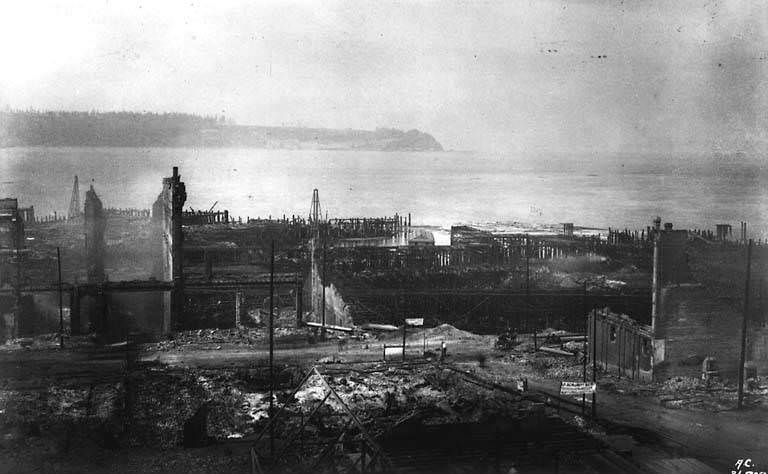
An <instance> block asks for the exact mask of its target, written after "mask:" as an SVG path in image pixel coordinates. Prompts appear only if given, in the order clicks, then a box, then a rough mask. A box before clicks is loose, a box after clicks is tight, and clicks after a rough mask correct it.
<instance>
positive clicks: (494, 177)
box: [0, 148, 768, 238]
mask: <svg viewBox="0 0 768 474" xmlns="http://www.w3.org/2000/svg"><path fill="white" fill-rule="evenodd" d="M174 165H176V166H179V169H180V173H181V175H182V179H183V180H184V181H185V182H186V185H187V194H188V200H187V206H188V207H189V206H191V207H193V208H195V209H208V208H209V207H211V205H213V203H214V202H215V201H218V205H217V208H218V209H229V210H230V212H231V213H232V215H234V216H242V217H243V219H245V218H246V216H250V217H256V216H261V217H266V216H268V215H270V214H271V215H272V216H282V215H283V214H287V215H288V216H290V215H292V214H297V215H303V216H306V215H308V213H309V207H310V202H311V198H312V189H313V188H318V189H319V191H320V202H321V204H322V207H323V212H326V211H327V212H328V215H329V217H349V216H382V215H393V214H394V213H395V212H398V213H400V214H407V213H408V212H411V213H412V215H413V219H414V222H415V223H419V224H426V225H437V226H444V227H449V226H450V225H451V224H457V223H494V225H496V226H498V227H504V226H505V225H509V224H512V223H513V222H522V223H526V224H557V223H560V222H574V223H575V224H576V225H577V226H588V227H600V228H605V227H608V226H613V227H630V228H633V229H640V228H644V227H645V226H646V225H648V224H650V222H651V220H652V219H653V217H654V216H656V215H660V216H662V218H663V220H664V221H671V222H674V223H675V226H676V227H681V228H682V227H685V228H713V227H714V224H715V223H723V222H726V223H732V224H735V225H734V229H738V222H739V221H741V220H745V221H747V222H749V225H750V232H751V236H752V237H755V238H759V237H763V238H764V237H765V236H768V219H766V216H768V191H767V189H768V188H766V185H767V184H768V172H766V169H765V167H764V165H763V164H762V163H761V162H760V161H757V160H749V159H747V158H741V159H738V160H734V159H726V158H720V159H717V158H713V157H711V156H695V155H669V156H663V155H598V154H591V155H564V154H551V155H538V156H519V155H515V154H489V153H485V154H484V153H472V152H448V153H408V152H403V153H382V152H361V151H355V152H352V151H309V150H301V151H293V150H290V151H289V150H261V149H192V148H189V149H179V148H174V149H171V148H149V149H144V148H6V149H0V196H3V197H4V196H16V197H18V198H19V200H20V203H21V205H23V206H30V205H34V206H35V210H36V212H37V213H38V214H39V215H44V214H49V213H53V211H56V212H58V213H65V212H66V211H67V208H68V205H69V199H70V195H71V191H72V180H73V177H74V175H76V174H77V175H78V176H79V178H80V189H81V192H83V193H84V192H85V190H86V189H87V187H88V185H89V184H93V185H94V187H95V189H96V191H97V192H98V194H99V196H100V197H101V199H102V201H103V202H104V204H105V206H108V207H140V208H149V207H151V205H152V202H153V201H154V199H155V198H156V197H157V195H158V193H159V192H160V188H161V183H162V181H161V180H162V178H163V177H164V176H169V175H170V174H171V167H172V166H174ZM82 199H83V198H82V197H81V200H82Z"/></svg>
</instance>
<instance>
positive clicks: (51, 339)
mask: <svg viewBox="0 0 768 474" xmlns="http://www.w3.org/2000/svg"><path fill="white" fill-rule="evenodd" d="M95 345H96V340H95V339H94V337H92V336H70V335H68V334H65V335H64V347H65V348H67V349H71V348H73V347H94V346H95ZM59 347H60V338H59V334H58V333H49V334H40V335H37V336H32V337H19V338H13V339H8V340H7V341H5V343H4V344H0V352H2V351H8V352H10V351H18V350H31V351H34V350H48V349H58V348H59Z"/></svg>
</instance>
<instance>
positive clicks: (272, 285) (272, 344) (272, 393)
mask: <svg viewBox="0 0 768 474" xmlns="http://www.w3.org/2000/svg"><path fill="white" fill-rule="evenodd" d="M274 297H275V241H274V240H273V241H272V257H271V259H270V264H269V450H270V451H269V452H270V457H274V455H275V423H274V418H273V417H274V408H275V407H274V404H275V316H274V311H275V309H274V308H275V302H274Z"/></svg>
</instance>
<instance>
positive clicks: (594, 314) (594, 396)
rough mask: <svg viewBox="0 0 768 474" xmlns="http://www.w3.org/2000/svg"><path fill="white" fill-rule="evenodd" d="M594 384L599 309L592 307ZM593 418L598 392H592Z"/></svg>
mask: <svg viewBox="0 0 768 474" xmlns="http://www.w3.org/2000/svg"><path fill="white" fill-rule="evenodd" d="M592 383H595V384H596V383H597V307H596V306H594V307H592ZM592 418H597V390H595V391H594V392H592Z"/></svg>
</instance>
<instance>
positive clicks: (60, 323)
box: [56, 247, 71, 349]
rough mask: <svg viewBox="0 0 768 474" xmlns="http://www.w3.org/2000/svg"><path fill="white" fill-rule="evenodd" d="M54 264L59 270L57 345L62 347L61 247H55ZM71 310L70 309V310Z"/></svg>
mask: <svg viewBox="0 0 768 474" xmlns="http://www.w3.org/2000/svg"><path fill="white" fill-rule="evenodd" d="M56 265H57V267H58V270H59V347H60V348H62V349H63V348H64V306H63V302H62V295H61V249H60V248H59V247H56ZM70 311H71V310H70Z"/></svg>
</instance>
